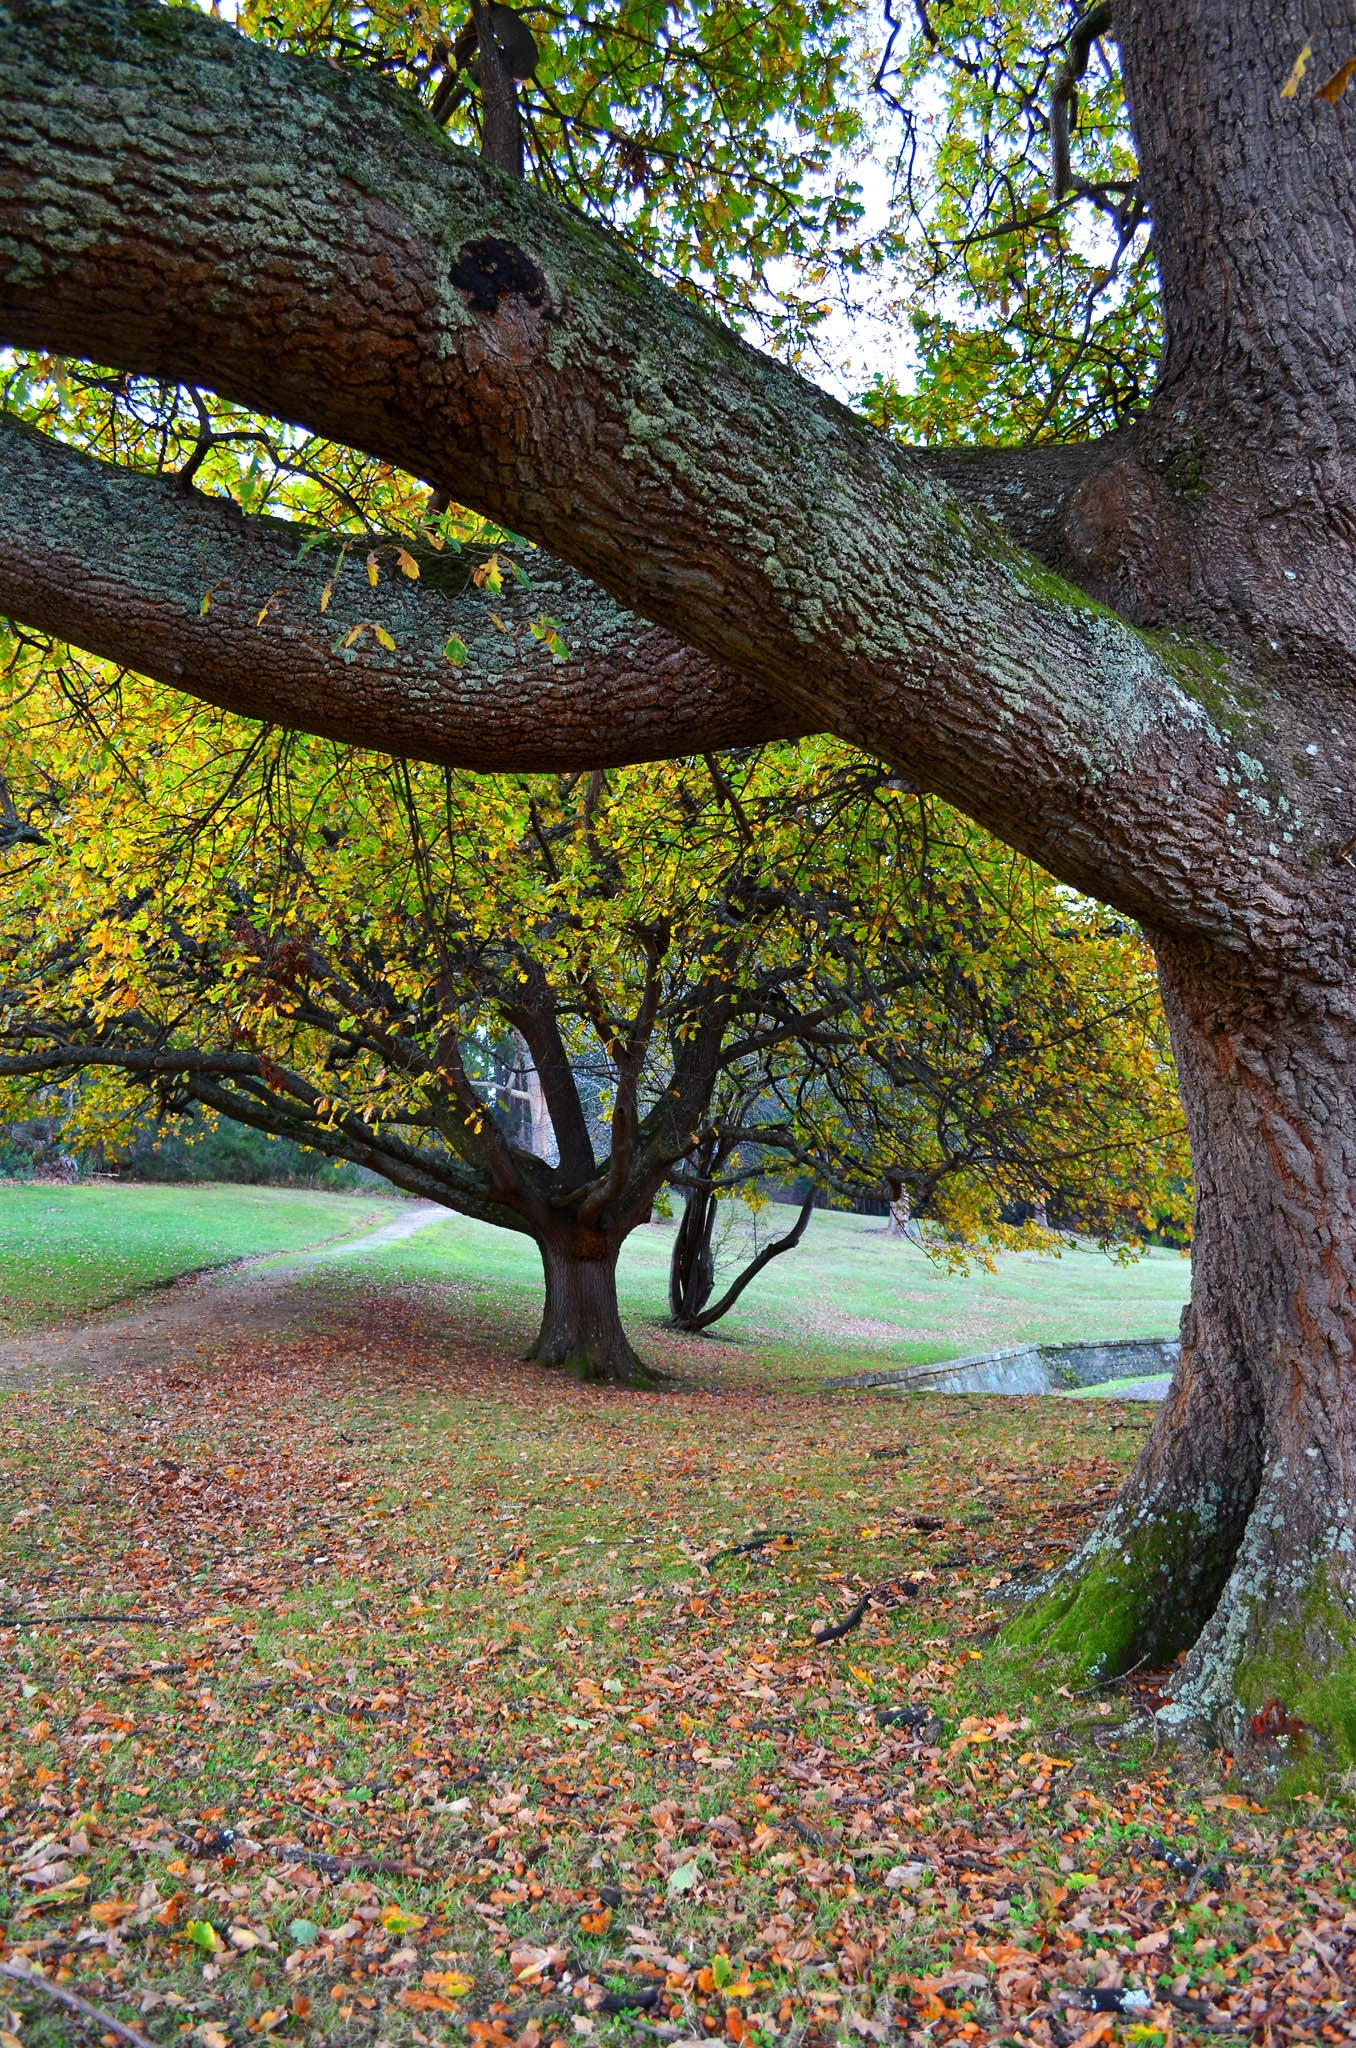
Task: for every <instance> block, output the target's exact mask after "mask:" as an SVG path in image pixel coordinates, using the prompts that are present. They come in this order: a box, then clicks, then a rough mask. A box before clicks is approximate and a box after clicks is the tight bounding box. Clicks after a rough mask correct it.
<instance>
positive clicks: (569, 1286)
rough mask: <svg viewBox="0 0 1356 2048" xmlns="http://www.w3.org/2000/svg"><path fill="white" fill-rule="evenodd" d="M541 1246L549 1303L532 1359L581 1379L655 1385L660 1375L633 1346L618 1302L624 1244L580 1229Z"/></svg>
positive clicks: (628, 1384)
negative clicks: (618, 1262)
mask: <svg viewBox="0 0 1356 2048" xmlns="http://www.w3.org/2000/svg"><path fill="white" fill-rule="evenodd" d="M539 1248H540V1251H541V1262H542V1266H543V1269H544V1271H545V1274H546V1306H545V1308H544V1309H543V1311H542V1319H541V1329H540V1331H539V1332H538V1334H537V1341H536V1343H535V1344H534V1345H533V1347H532V1349H531V1351H530V1352H529V1353H528V1356H529V1358H531V1359H534V1360H535V1361H536V1363H537V1364H538V1365H548V1366H552V1367H556V1368H558V1369H560V1370H561V1371H564V1372H568V1373H571V1374H573V1375H574V1377H575V1378H576V1379H580V1380H589V1381H597V1380H609V1381H612V1382H613V1383H615V1384H617V1385H621V1386H628V1387H649V1386H654V1385H655V1384H656V1380H657V1377H658V1376H657V1375H656V1374H655V1373H653V1372H652V1371H651V1370H650V1368H649V1367H648V1366H646V1365H645V1364H644V1363H643V1362H642V1360H641V1359H640V1358H639V1357H638V1356H637V1355H636V1353H635V1351H633V1350H632V1348H631V1343H630V1340H629V1338H628V1337H627V1334H626V1332H625V1330H624V1329H623V1328H622V1319H621V1309H620V1307H619V1306H618V1303H617V1254H618V1252H619V1251H620V1249H621V1247H620V1245H619V1244H615V1243H613V1242H612V1241H611V1239H609V1238H608V1237H606V1236H604V1234H603V1233H602V1232H601V1231H578V1232H575V1233H573V1234H572V1235H569V1236H564V1235H563V1236H561V1237H560V1238H558V1239H555V1240H550V1241H544V1242H542V1243H541V1245H540V1247H539Z"/></svg>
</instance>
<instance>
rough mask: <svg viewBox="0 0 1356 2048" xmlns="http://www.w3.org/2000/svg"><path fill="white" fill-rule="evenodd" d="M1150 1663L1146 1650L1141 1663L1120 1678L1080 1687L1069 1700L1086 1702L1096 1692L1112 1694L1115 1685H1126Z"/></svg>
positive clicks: (1124, 1672)
mask: <svg viewBox="0 0 1356 2048" xmlns="http://www.w3.org/2000/svg"><path fill="white" fill-rule="evenodd" d="M1148 1661H1149V1653H1148V1651H1147V1650H1146V1651H1145V1653H1144V1655H1143V1656H1142V1657H1141V1658H1140V1660H1139V1662H1138V1663H1137V1664H1132V1665H1131V1666H1130V1669H1129V1670H1128V1671H1122V1672H1121V1674H1120V1676H1119V1677H1118V1678H1099V1679H1098V1680H1097V1682H1096V1684H1095V1685H1080V1686H1079V1687H1078V1689H1077V1691H1076V1692H1071V1693H1070V1694H1069V1698H1070V1699H1071V1700H1085V1699H1088V1698H1090V1697H1091V1695H1092V1694H1093V1693H1095V1692H1110V1690H1111V1688H1112V1687H1113V1686H1114V1685H1125V1684H1126V1683H1127V1682H1128V1681H1129V1680H1130V1679H1132V1678H1133V1677H1134V1675H1135V1673H1136V1672H1137V1671H1141V1670H1143V1668H1144V1666H1145V1665H1146V1664H1147V1663H1148Z"/></svg>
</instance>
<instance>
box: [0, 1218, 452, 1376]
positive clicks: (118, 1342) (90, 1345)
mask: <svg viewBox="0 0 1356 2048" xmlns="http://www.w3.org/2000/svg"><path fill="white" fill-rule="evenodd" d="M447 1215H448V1212H447V1210H446V1209H444V1208H441V1207H440V1206H439V1205H438V1204H437V1203H436V1202H421V1203H419V1204H417V1205H416V1206H414V1207H411V1208H409V1209H407V1210H405V1211H404V1213H403V1214H402V1215H400V1216H397V1217H395V1218H394V1219H393V1220H392V1221H391V1222H390V1223H383V1224H381V1225H380V1226H379V1228H378V1229H376V1230H369V1231H365V1232H364V1234H363V1235H362V1236H361V1237H354V1238H349V1239H348V1240H347V1241H345V1242H342V1243H339V1244H327V1245H320V1246H317V1247H316V1248H315V1249H314V1250H311V1251H299V1252H284V1253H282V1254H280V1255H279V1256H278V1257H276V1258H274V1257H269V1258H268V1259H266V1260H261V1261H259V1262H258V1263H255V1262H254V1261H247V1262H244V1263H242V1264H239V1265H234V1266H229V1267H226V1268H224V1269H218V1270H216V1271H212V1272H207V1273H196V1274H188V1275H186V1276H185V1277H184V1278H183V1279H182V1280H176V1281H173V1282H172V1283H171V1284H170V1286H168V1287H165V1288H160V1289H157V1290H156V1292H155V1293H154V1294H153V1295H151V1296H149V1297H147V1298H143V1299H142V1300H141V1301H140V1302H139V1303H138V1304H137V1305H136V1306H135V1307H133V1308H120V1309H113V1310H109V1311H105V1312H103V1313H102V1314H96V1315H93V1316H87V1317H85V1318H84V1319H83V1320H82V1321H81V1322H79V1323H71V1324H64V1325H60V1326H58V1327H57V1328H56V1329H47V1330H33V1331H30V1332H29V1333H28V1335H27V1336H23V1337H11V1338H8V1339H7V1340H6V1341H5V1342H4V1343H0V1389H4V1390H17V1389H19V1388H22V1387H27V1388H34V1387H43V1386H49V1385H51V1384H52V1383H53V1382H54V1381H56V1380H60V1379H65V1378H70V1379H76V1380H83V1379H96V1378H101V1377H102V1376H103V1375H104V1374H105V1373H117V1372H123V1371H127V1370H129V1369H131V1368H135V1367H139V1366H144V1365H165V1364H168V1363H169V1362H170V1361H172V1360H173V1359H174V1358H176V1357H184V1358H186V1357H191V1356H193V1355H194V1354H195V1353H196V1352H199V1351H205V1350H207V1349H208V1348H209V1341H208V1340H209V1338H210V1345H211V1348H215V1347H216V1346H218V1345H219V1344H220V1343H221V1342H222V1341H223V1340H224V1339H227V1338H231V1337H237V1338H253V1339H256V1340H257V1339H258V1338H260V1337H267V1336H277V1335H281V1334H282V1333H283V1332H284V1331H285V1330H289V1329H293V1328H295V1327H296V1326H297V1324H298V1323H300V1322H304V1321H306V1320H307V1319H308V1317H309V1316H310V1314H311V1313H312V1312H313V1310H314V1308H315V1307H316V1306H317V1290H316V1289H315V1288H314V1286H308V1285H307V1276H308V1275H309V1274H311V1273H314V1272H315V1270H316V1268H317V1267H319V1266H323V1265H325V1264H326V1263H327V1262H328V1261H329V1260H331V1259H343V1258H350V1257H352V1255H353V1254H354V1253H355V1252H365V1251H371V1250H372V1249H373V1248H374V1247H376V1246H378V1245H384V1244H397V1243H399V1241H400V1240H401V1239H402V1238H406V1237H413V1236H414V1234H415V1232H416V1231H419V1230H427V1229H428V1228H429V1227H430V1226H431V1225H432V1224H434V1223H442V1222H445V1221H446V1219H447Z"/></svg>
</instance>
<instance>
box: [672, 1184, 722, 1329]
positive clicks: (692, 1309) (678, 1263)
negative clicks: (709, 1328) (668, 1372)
mask: <svg viewBox="0 0 1356 2048" xmlns="http://www.w3.org/2000/svg"><path fill="white" fill-rule="evenodd" d="M715 1227H716V1198H715V1196H714V1195H713V1194H712V1193H711V1192H710V1190H709V1189H705V1188H692V1189H689V1190H688V1192H687V1193H686V1194H685V1195H684V1197H683V1213H682V1215H681V1216H680V1217H679V1219H678V1235H677V1236H676V1237H675V1238H674V1241H673V1257H672V1258H671V1259H670V1261H669V1316H670V1319H671V1321H672V1322H673V1323H674V1324H675V1325H676V1326H677V1328H678V1329H680V1330H681V1329H684V1328H686V1327H688V1326H689V1325H690V1324H691V1321H692V1318H693V1317H694V1316H697V1315H700V1313H701V1311H702V1310H703V1309H704V1308H705V1307H706V1304H707V1302H708V1301H709V1300H710V1299H711V1289H712V1288H713V1287H714V1286H715V1284H716V1261H715V1255H714V1253H713V1252H712V1249H711V1239H712V1235H713V1234H714V1231H715Z"/></svg>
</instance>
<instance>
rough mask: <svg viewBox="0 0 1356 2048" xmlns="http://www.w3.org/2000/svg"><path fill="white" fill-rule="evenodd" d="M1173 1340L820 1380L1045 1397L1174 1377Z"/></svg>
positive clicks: (1032, 1350) (1025, 1351)
mask: <svg viewBox="0 0 1356 2048" xmlns="http://www.w3.org/2000/svg"><path fill="white" fill-rule="evenodd" d="M1181 1350H1182V1347H1181V1344H1180V1343H1179V1342H1178V1340H1177V1338H1176V1337H1165V1338H1163V1339H1162V1340H1161V1341H1160V1340H1157V1339H1154V1338H1151V1337H1129V1338H1126V1339H1125V1340H1124V1341H1122V1342H1118V1343H1110V1344H1015V1345H1013V1346H1012V1347H1011V1348H1010V1349H1009V1350H1006V1351H988V1352H982V1353H977V1354H976V1355H975V1356H973V1357H971V1358H947V1359H943V1360H942V1361H941V1362H940V1363H939V1364H937V1365H902V1366H894V1367H884V1368H882V1370H881V1371H879V1372H853V1373H848V1374H846V1375H845V1376H844V1377H843V1378H841V1379H835V1380H825V1381H824V1382H823V1384H824V1386H825V1387H901V1388H904V1389H906V1390H907V1389H909V1388H916V1389H917V1390H918V1391H919V1392H922V1393H938V1394H943V1393H949V1394H1049V1393H1053V1392H1054V1391H1055V1390H1056V1389H1057V1388H1060V1387H1096V1386H1100V1385H1101V1383H1102V1382H1103V1381H1104V1380H1129V1379H1151V1378H1154V1377H1155V1376H1156V1375H1158V1374H1160V1373H1165V1372H1168V1373H1170V1372H1175V1371H1176V1369H1177V1360H1178V1358H1179V1357H1180V1355H1181Z"/></svg>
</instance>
